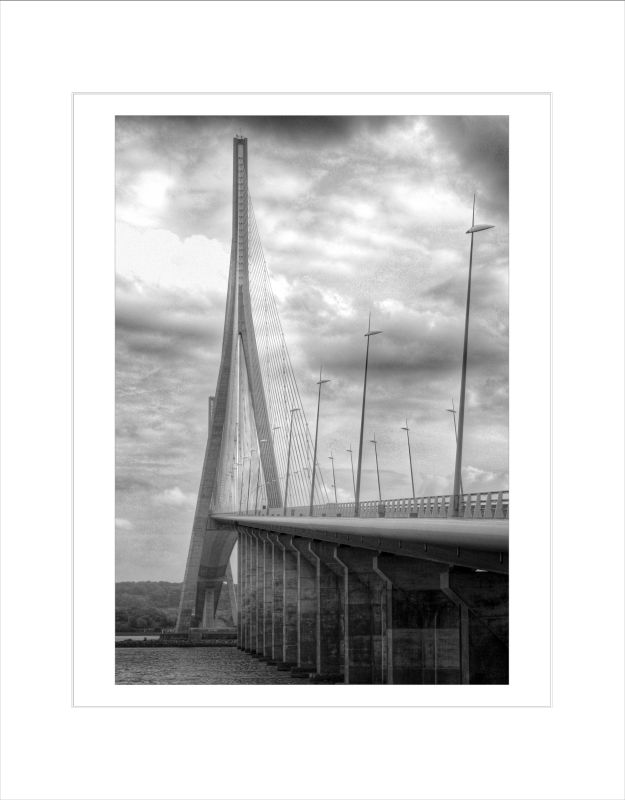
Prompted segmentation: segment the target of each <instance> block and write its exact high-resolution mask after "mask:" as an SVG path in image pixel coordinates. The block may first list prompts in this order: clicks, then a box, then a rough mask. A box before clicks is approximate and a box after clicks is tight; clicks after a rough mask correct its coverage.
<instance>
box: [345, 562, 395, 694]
mask: <svg viewBox="0 0 625 800" xmlns="http://www.w3.org/2000/svg"><path fill="white" fill-rule="evenodd" d="M334 559H335V561H336V563H337V564H338V565H339V566H342V567H343V570H344V582H343V590H344V604H345V615H344V619H345V625H344V639H345V644H344V659H345V661H344V663H345V673H344V675H345V683H350V684H351V683H381V682H382V678H383V668H382V652H383V648H382V637H383V628H384V627H385V622H386V619H385V614H383V613H382V612H383V609H385V600H386V596H385V595H386V587H385V585H384V583H383V581H382V580H381V579H380V575H379V574H378V573H376V572H375V571H374V569H373V559H372V553H371V551H370V550H369V551H368V550H360V549H359V548H352V547H338V548H336V551H335V554H334Z"/></svg>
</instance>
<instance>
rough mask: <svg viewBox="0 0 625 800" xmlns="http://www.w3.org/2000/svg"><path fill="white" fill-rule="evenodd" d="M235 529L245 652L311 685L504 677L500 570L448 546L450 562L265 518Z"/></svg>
mask: <svg viewBox="0 0 625 800" xmlns="http://www.w3.org/2000/svg"><path fill="white" fill-rule="evenodd" d="M491 524H492V523H491ZM278 527H279V526H278ZM237 529H238V537H239V572H238V575H239V581H238V591H239V598H238V613H239V636H238V646H239V648H240V649H242V650H244V651H245V652H248V653H250V654H252V655H254V656H256V657H258V658H261V659H262V660H264V661H267V662H268V663H270V664H272V665H275V666H276V667H277V669H280V670H290V671H291V672H292V674H293V675H296V676H298V677H302V678H308V679H310V680H311V681H313V682H324V681H325V682H332V683H338V682H342V683H348V684H383V683H387V684H392V683H403V684H460V683H466V684H469V683H491V684H493V683H499V684H505V683H507V682H508V576H507V574H506V572H505V571H504V568H503V567H501V571H499V572H495V571H489V570H486V569H483V568H481V567H469V566H465V565H464V564H465V562H466V555H462V556H461V554H460V548H456V550H457V560H458V561H460V562H461V563H460V564H454V563H449V562H450V561H453V559H451V558H446V559H445V560H439V557H438V556H437V557H433V556H432V552H431V549H429V548H428V544H427V543H425V544H424V545H423V546H422V547H420V548H419V551H418V552H419V553H420V554H422V555H423V556H424V557H417V555H416V554H415V552H414V550H416V548H413V552H410V553H409V554H407V555H399V554H398V553H397V552H388V550H390V549H391V548H390V547H389V548H388V550H387V551H385V550H384V549H383V543H382V542H383V540H382V538H381V537H378V539H377V540H374V539H366V538H365V537H364V536H362V537H360V541H359V540H358V537H353V536H348V537H347V539H350V538H351V541H350V542H349V543H348V542H347V541H346V537H343V541H342V542H339V543H333V542H332V541H329V539H330V536H326V537H325V538H324V539H318V538H316V537H314V536H311V535H297V534H298V533H299V531H298V530H297V528H295V530H291V531H284V530H275V531H271V530H270V529H268V527H267V524H266V523H265V527H264V528H262V529H261V528H254V527H252V526H251V525H245V526H242V525H238V526H237ZM337 538H338V537H337ZM352 542H353V543H352ZM376 543H377V544H378V547H375V546H373V545H374V544H376ZM396 545H397V543H395V544H394V545H393V549H394V550H397V549H398V548H400V549H404V548H402V547H401V541H400V542H399V545H398V546H396ZM497 547H501V542H499V541H498V542H497ZM439 549H440V545H439ZM472 558H474V557H473V556H472ZM485 560H486V561H487V563H489V564H490V563H493V559H492V557H491V555H490V554H486V556H485ZM499 561H500V563H501V559H500V560H499ZM208 596H209V592H207V597H208ZM206 602H207V603H208V605H209V606H210V601H209V600H207V601H206ZM206 613H208V612H206Z"/></svg>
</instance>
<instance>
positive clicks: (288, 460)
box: [282, 408, 299, 517]
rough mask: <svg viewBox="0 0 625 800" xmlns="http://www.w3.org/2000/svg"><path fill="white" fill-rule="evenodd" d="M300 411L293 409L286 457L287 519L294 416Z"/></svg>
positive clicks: (285, 500)
mask: <svg viewBox="0 0 625 800" xmlns="http://www.w3.org/2000/svg"><path fill="white" fill-rule="evenodd" d="M296 411H299V408H292V409H291V422H290V424H289V449H288V455H287V457H286V478H285V484H284V508H283V509H282V516H283V517H286V507H287V502H288V495H289V468H290V466H291V442H292V440H293V414H294V413H295V412H296Z"/></svg>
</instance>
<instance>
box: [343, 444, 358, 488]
mask: <svg viewBox="0 0 625 800" xmlns="http://www.w3.org/2000/svg"><path fill="white" fill-rule="evenodd" d="M345 452H346V453H349V460H350V461H351V462H352V484H353V486H354V500H355V499H356V478H355V477H354V453H353V451H352V445H351V442H350V445H349V447H348V448H347V450H346V451H345Z"/></svg>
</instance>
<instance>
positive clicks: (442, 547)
mask: <svg viewBox="0 0 625 800" xmlns="http://www.w3.org/2000/svg"><path fill="white" fill-rule="evenodd" d="M212 519H213V520H214V521H215V522H216V523H218V524H219V525H220V526H221V525H223V526H226V527H235V526H239V527H244V528H254V529H256V530H261V531H267V532H270V533H286V534H291V535H293V536H300V537H304V538H308V539H318V540H320V541H330V542H334V543H335V544H340V545H345V546H350V547H361V548H365V549H369V550H377V551H380V552H389V553H394V554H396V555H404V556H409V557H412V558H420V559H424V560H427V561H437V562H442V563H446V564H453V565H457V566H467V567H471V568H474V569H486V570H490V571H492V572H501V573H507V572H508V520H507V519H503V520H501V519H497V520H495V519H490V520H478V519H469V520H465V519H427V518H425V519H424V518H408V519H371V518H367V519H362V518H354V517H321V518H320V517H261V516H242V515H238V514H213V515H212Z"/></svg>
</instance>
